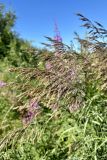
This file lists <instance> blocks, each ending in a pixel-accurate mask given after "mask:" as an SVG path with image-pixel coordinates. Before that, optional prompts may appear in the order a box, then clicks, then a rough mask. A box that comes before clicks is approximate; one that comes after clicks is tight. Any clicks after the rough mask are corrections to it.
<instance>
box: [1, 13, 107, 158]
mask: <svg viewBox="0 0 107 160" xmlns="http://www.w3.org/2000/svg"><path fill="white" fill-rule="evenodd" d="M78 16H79V17H80V19H81V20H82V21H83V22H85V23H84V24H83V26H84V27H86V28H87V29H88V35H87V36H88V37H87V38H86V39H81V38H80V37H79V36H78V34H76V35H77V37H76V38H77V39H78V41H79V42H80V44H81V52H80V53H77V52H76V51H72V52H71V50H70V48H69V47H67V46H65V45H64V44H62V42H61V43H58V45H59V49H60V51H61V49H62V51H61V52H60V53H61V54H59V52H58V48H57V54H56V50H55V51H54V52H53V53H52V54H46V55H44V54H42V55H41V56H42V58H41V59H40V62H39V60H38V64H37V66H36V67H25V68H24V67H20V68H11V69H10V72H9V73H10V74H15V76H16V78H15V79H14V80H13V82H11V83H9V85H8V87H11V92H12V91H14V92H12V93H13V97H15V101H13V103H12V107H11V105H10V106H9V108H10V110H9V113H8V114H7V115H9V114H11V113H12V112H14V113H13V114H16V115H17V116H16V117H17V118H16V121H17V122H16V121H15V122H16V124H17V127H14V128H12V129H8V130H7V131H6V130H5V129H4V128H3V125H4V123H2V124H1V126H2V132H3V133H4V132H6V134H5V137H3V136H1V142H0V151H1V153H0V158H1V159H9V160H10V159H13V160H15V159H18V160H21V159H22V160H28V159H29V160H106V159H107V95H106V92H107V77H106V75H107V64H106V61H107V51H106V40H105V39H106V33H107V32H106V29H104V27H103V26H102V25H101V24H100V23H98V22H95V24H93V23H92V22H91V21H90V20H89V19H87V18H86V17H84V16H83V15H81V14H78ZM94 36H95V37H94ZM47 38H48V40H50V42H51V43H52V46H54V45H53V44H54V40H53V39H52V38H49V37H47ZM104 40H105V41H104ZM55 43H56V42H55ZM62 46H63V47H62ZM6 117H7V119H8V116H6ZM13 123H14V122H13ZM6 124H7V125H9V123H8V122H7V123H5V125H4V126H6Z"/></svg>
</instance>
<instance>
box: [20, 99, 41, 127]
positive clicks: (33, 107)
mask: <svg viewBox="0 0 107 160" xmlns="http://www.w3.org/2000/svg"><path fill="white" fill-rule="evenodd" d="M39 109H40V106H39V104H38V101H36V100H31V101H30V103H29V108H28V111H27V113H26V114H25V115H24V117H23V118H22V121H23V123H24V124H29V123H30V122H31V121H32V119H33V118H34V117H35V115H36V113H38V111H39Z"/></svg>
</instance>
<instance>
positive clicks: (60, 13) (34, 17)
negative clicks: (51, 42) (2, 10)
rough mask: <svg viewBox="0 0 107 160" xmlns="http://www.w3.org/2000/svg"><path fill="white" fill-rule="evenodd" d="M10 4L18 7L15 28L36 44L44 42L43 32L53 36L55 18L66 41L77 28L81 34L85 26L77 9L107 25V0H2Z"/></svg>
mask: <svg viewBox="0 0 107 160" xmlns="http://www.w3.org/2000/svg"><path fill="white" fill-rule="evenodd" d="M1 2H3V3H4V4H5V5H6V7H7V8H9V9H12V10H13V11H15V13H16V16H17V21H16V24H15V30H16V32H18V33H19V34H20V37H23V38H25V39H27V40H32V41H33V42H34V43H35V44H36V45H37V46H40V43H41V42H45V38H44V36H45V35H47V36H51V37H52V36H54V22H55V21H57V23H58V27H59V30H60V33H61V36H62V38H63V40H64V42H65V43H67V44H69V42H70V41H71V40H72V39H73V37H74V34H73V33H74V31H77V32H78V33H79V34H80V35H82V34H83V32H84V33H85V30H84V29H82V28H80V25H81V22H80V21H79V20H78V17H77V16H76V15H75V14H76V13H78V12H79V13H81V14H83V15H85V16H86V17H87V18H89V19H91V20H96V21H98V22H100V23H102V24H103V25H104V26H105V27H107V23H106V19H107V18H106V15H107V0H1Z"/></svg>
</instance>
